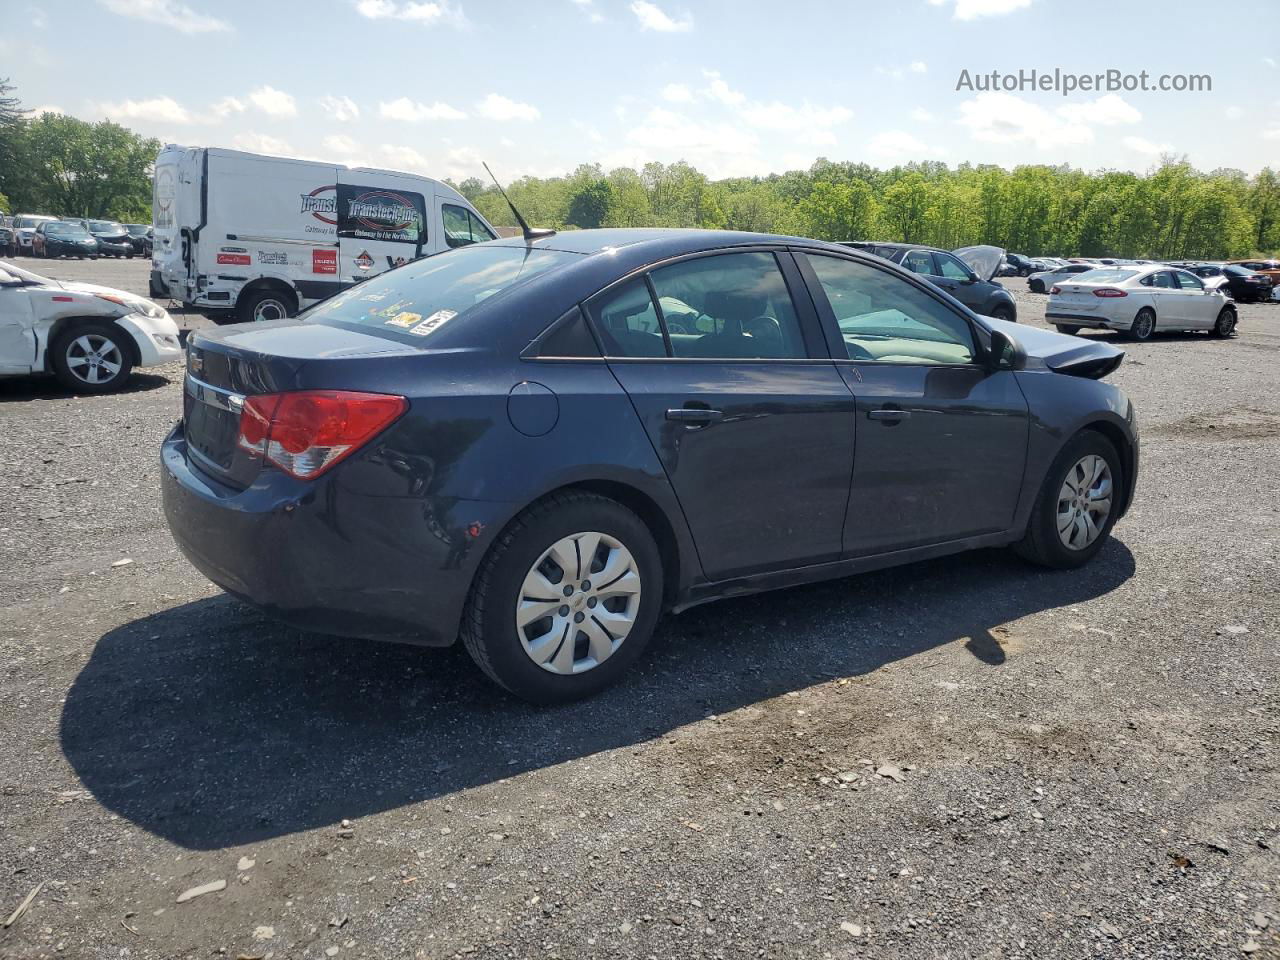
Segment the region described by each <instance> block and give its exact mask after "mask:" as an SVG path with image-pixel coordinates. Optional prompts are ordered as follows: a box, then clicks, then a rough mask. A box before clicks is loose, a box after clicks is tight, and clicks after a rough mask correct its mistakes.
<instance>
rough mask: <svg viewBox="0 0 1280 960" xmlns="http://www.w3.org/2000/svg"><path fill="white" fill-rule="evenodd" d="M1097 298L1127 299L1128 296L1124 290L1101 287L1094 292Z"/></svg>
mask: <svg viewBox="0 0 1280 960" xmlns="http://www.w3.org/2000/svg"><path fill="white" fill-rule="evenodd" d="M1093 295H1094V296H1095V297H1127V296H1128V294H1127V293H1125V292H1124V291H1123V290H1117V289H1116V288H1115V287H1099V288H1098V289H1097V290H1095V291H1093Z"/></svg>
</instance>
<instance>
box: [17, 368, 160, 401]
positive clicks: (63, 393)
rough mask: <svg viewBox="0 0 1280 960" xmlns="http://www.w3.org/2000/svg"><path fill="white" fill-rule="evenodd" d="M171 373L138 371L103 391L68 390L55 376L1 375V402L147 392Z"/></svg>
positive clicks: (95, 397)
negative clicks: (163, 374)
mask: <svg viewBox="0 0 1280 960" xmlns="http://www.w3.org/2000/svg"><path fill="white" fill-rule="evenodd" d="M169 383H170V381H169V378H168V377H161V376H157V375H156V374H154V373H135V374H133V375H132V376H130V377H129V380H128V382H127V383H125V385H124V386H123V387H121V388H120V389H119V390H113V391H112V392H111V393H102V394H81V393H76V392H75V391H73V390H68V389H67V388H66V387H64V386H63V385H62V384H61V383H59V382H58V380H57V378H55V377H13V378H9V377H5V378H3V379H0V403H20V402H22V401H24V400H77V399H83V400H97V399H107V398H110V397H115V396H119V395H120V394H122V393H146V392H147V391H148V390H158V389H160V388H161V387H167V386H168V385H169Z"/></svg>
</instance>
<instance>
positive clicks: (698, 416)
mask: <svg viewBox="0 0 1280 960" xmlns="http://www.w3.org/2000/svg"><path fill="white" fill-rule="evenodd" d="M723 418H724V413H723V412H722V411H720V410H708V409H706V408H704V407H677V408H676V409H674V410H668V411H667V419H668V420H676V421H678V422H680V423H714V422H715V421H717V420H721V419H723Z"/></svg>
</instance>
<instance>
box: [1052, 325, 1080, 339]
mask: <svg viewBox="0 0 1280 960" xmlns="http://www.w3.org/2000/svg"><path fill="white" fill-rule="evenodd" d="M1053 329H1055V330H1057V331H1058V332H1059V333H1065V334H1066V335H1067V336H1069V337H1074V336H1075V335H1076V334H1077V333H1079V332H1080V328H1079V327H1077V326H1073V325H1072V324H1070V323H1055V324H1054V325H1053Z"/></svg>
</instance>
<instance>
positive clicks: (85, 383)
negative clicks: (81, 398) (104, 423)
mask: <svg viewBox="0 0 1280 960" xmlns="http://www.w3.org/2000/svg"><path fill="white" fill-rule="evenodd" d="M133 347H134V344H133V343H131V342H130V340H129V334H128V333H126V332H125V331H124V329H123V328H121V327H118V326H116V325H115V324H114V323H83V324H78V325H77V326H75V327H72V328H71V329H70V330H67V331H65V332H64V333H61V334H59V335H58V338H57V339H56V340H54V342H53V347H52V351H53V353H52V362H53V372H54V373H55V374H57V377H58V380H59V381H61V383H62V385H63V386H64V387H66V388H67V389H68V390H74V391H75V392H76V393H110V392H111V391H113V390H118V389H120V387H122V386H123V385H124V383H125V381H127V380H128V379H129V374H130V373H132V372H133ZM95 357H96V358H99V359H94V358H95Z"/></svg>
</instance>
